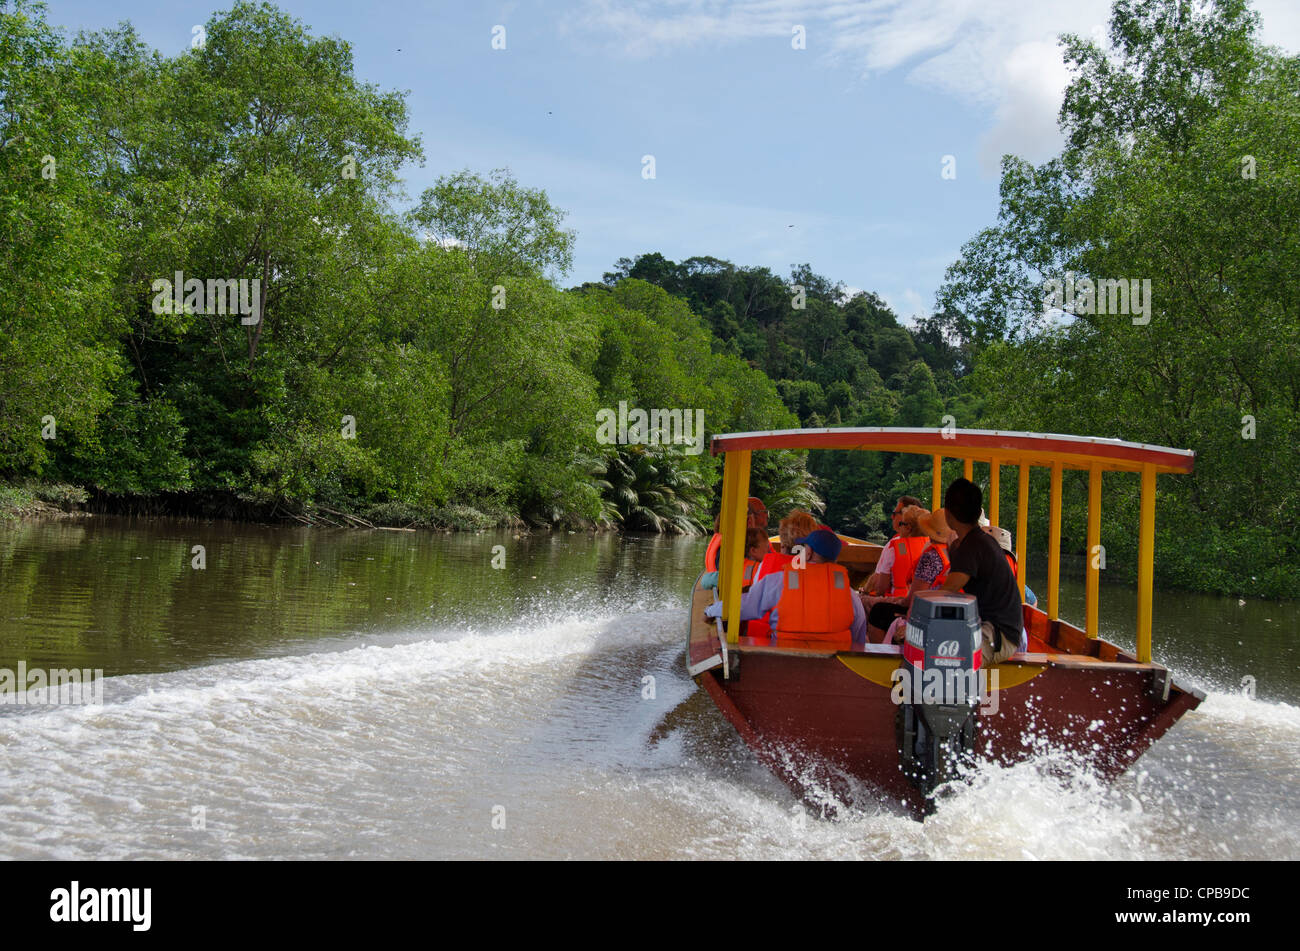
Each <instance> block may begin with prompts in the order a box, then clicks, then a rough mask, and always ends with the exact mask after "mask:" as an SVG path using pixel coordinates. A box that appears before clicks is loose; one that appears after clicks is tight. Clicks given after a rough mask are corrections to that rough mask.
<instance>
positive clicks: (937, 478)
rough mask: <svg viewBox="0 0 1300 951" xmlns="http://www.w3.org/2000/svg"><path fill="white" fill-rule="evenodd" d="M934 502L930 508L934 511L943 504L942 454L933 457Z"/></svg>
mask: <svg viewBox="0 0 1300 951" xmlns="http://www.w3.org/2000/svg"><path fill="white" fill-rule="evenodd" d="M933 482H934V504H933V505H931V506H930V510H931V511H934V510H935V509H937V508H939V507H940V506H941V505H943V456H935V457H934V477H933Z"/></svg>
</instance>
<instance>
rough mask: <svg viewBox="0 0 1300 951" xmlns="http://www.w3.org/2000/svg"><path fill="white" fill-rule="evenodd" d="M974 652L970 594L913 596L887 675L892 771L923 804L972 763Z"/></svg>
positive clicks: (976, 624)
mask: <svg viewBox="0 0 1300 951" xmlns="http://www.w3.org/2000/svg"><path fill="white" fill-rule="evenodd" d="M980 648H981V637H980V619H979V610H978V608H977V607H976V603H975V597H974V595H969V594H957V593H954V592H950V591H941V590H931V591H918V592H916V595H915V596H914V597H913V599H912V609H911V611H910V612H908V615H907V629H906V639H905V640H904V642H903V664H902V666H901V667H900V668H899V669H898V670H897V671H895V673H894V678H895V685H894V691H893V696H894V700H895V702H897V703H898V704H899V708H898V712H897V713H896V714H895V719H894V723H895V735H896V738H897V740H898V761H899V765H900V767H901V768H902V770H903V772H904V773H905V774H906V775H907V777H908V779H909V780H910V781H911V783H912V785H913V786H915V787H916V788H917V789H918V790H920V791H921V793H922V795H924V796H926V797H927V799H928V798H929V797H930V796H931V795H932V794H933V793H934V790H935V788H936V787H938V786H940V785H942V784H943V783H946V782H948V781H950V780H952V779H955V778H957V773H958V767H959V765H961V764H963V763H970V762H971V761H972V760H973V759H974V755H975V735H976V729H977V728H978V713H979V704H980V689H979V688H980V680H979V678H980V676H981V673H980ZM900 688H901V689H900Z"/></svg>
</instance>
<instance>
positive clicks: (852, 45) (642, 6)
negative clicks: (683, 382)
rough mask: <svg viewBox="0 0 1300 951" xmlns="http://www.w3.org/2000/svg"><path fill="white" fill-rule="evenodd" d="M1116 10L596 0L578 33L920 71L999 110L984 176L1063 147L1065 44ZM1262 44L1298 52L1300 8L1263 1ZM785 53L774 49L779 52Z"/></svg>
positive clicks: (633, 45)
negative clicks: (802, 33)
mask: <svg viewBox="0 0 1300 951" xmlns="http://www.w3.org/2000/svg"><path fill="white" fill-rule="evenodd" d="M1110 7H1111V4H1110V0H1056V2H1052V3H1047V2H1042V0H832V2H830V3H815V2H809V0H739V2H733V3H727V2H722V0H653V2H651V0H628V2H616V0H587V3H586V5H585V6H584V7H583V8H582V12H581V13H580V14H579V16H578V17H577V18H576V19H575V22H574V23H573V24H572V25H571V26H570V27H569V28H570V29H579V30H586V31H589V32H597V33H601V34H604V35H605V36H608V37H610V38H611V39H612V40H614V41H615V42H616V43H618V44H620V45H621V46H622V48H623V50H624V52H626V53H630V54H633V55H641V56H648V55H652V54H654V53H656V52H660V51H670V50H675V49H679V48H682V47H690V46H696V45H700V44H721V43H733V42H737V41H744V40H753V39H756V38H760V37H767V38H773V39H776V38H782V39H784V41H785V42H786V43H788V41H789V37H790V30H791V27H792V26H793V25H794V24H802V25H803V26H805V27H806V29H807V43H808V46H807V51H808V53H809V54H810V55H818V53H819V51H820V53H821V55H823V56H826V57H828V58H829V59H831V60H834V61H837V62H840V63H843V64H846V65H848V66H849V67H850V68H852V69H854V70H855V71H857V72H859V73H861V74H862V75H864V76H870V75H872V74H878V73H882V72H888V71H890V70H894V69H901V68H907V67H909V66H910V71H909V72H908V74H907V75H908V78H909V80H911V81H914V82H917V83H921V84H924V85H929V86H933V87H935V88H937V89H939V90H941V91H942V92H945V93H947V94H949V95H952V96H956V97H958V98H960V99H962V100H964V101H968V102H972V103H976V104H979V105H982V106H985V107H987V108H990V109H991V110H992V126H991V127H990V128H989V129H988V130H987V132H986V133H985V135H984V137H983V139H982V141H981V142H980V146H979V164H980V168H981V169H982V170H983V171H984V172H985V174H993V175H995V174H996V170H997V167H998V164H999V161H1000V159H1001V156H1002V154H1003V153H1005V152H1014V153H1016V154H1019V155H1022V156H1024V157H1025V158H1028V159H1030V160H1033V161H1041V160H1042V159H1044V158H1046V157H1047V156H1049V155H1051V154H1054V153H1055V152H1056V151H1057V149H1058V148H1059V145H1060V133H1059V131H1058V130H1057V126H1056V116H1057V111H1058V110H1059V108H1060V104H1061V93H1062V91H1063V90H1064V88H1065V85H1066V82H1067V81H1068V73H1067V71H1066V67H1065V64H1064V62H1063V61H1062V59H1061V52H1060V48H1059V46H1058V42H1057V41H1058V37H1059V35H1060V34H1062V33H1077V34H1080V35H1083V36H1086V37H1093V38H1097V39H1100V38H1101V37H1102V36H1103V35H1104V32H1105V30H1106V29H1107V24H1108V22H1109V19H1110ZM1256 9H1258V10H1259V12H1260V15H1261V20H1262V24H1263V29H1262V38H1263V40H1264V42H1266V43H1271V44H1275V45H1278V46H1281V47H1283V48H1284V49H1288V50H1295V49H1297V48H1300V5H1298V4H1296V3H1295V0H1256ZM774 48H776V47H774Z"/></svg>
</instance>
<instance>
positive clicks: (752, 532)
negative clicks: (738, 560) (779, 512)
mask: <svg viewBox="0 0 1300 951" xmlns="http://www.w3.org/2000/svg"><path fill="white" fill-rule="evenodd" d="M765 541H767V532H765V531H763V530H762V529H761V528H759V527H758V526H756V525H751V526H750V527H749V528H747V529H745V555H746V556H748V555H749V550H750V549H751V548H757V547H758V546H759V545H761V544H763V542H765Z"/></svg>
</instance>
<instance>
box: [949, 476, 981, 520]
mask: <svg viewBox="0 0 1300 951" xmlns="http://www.w3.org/2000/svg"><path fill="white" fill-rule="evenodd" d="M943 507H944V509H945V510H946V511H947V512H948V513H949V514H950V515H952V517H953V518H955V519H956V520H957V521H959V522H963V523H965V524H967V525H974V524H976V523H977V522H978V521H979V518H980V512H981V511H982V510H983V508H984V493H983V492H981V491H980V487H979V486H977V485H976V484H975V483H974V482H972V481H970V479H954V480H953V481H952V484H951V485H950V486H948V491H947V492H946V493H945V494H944V497H943Z"/></svg>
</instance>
